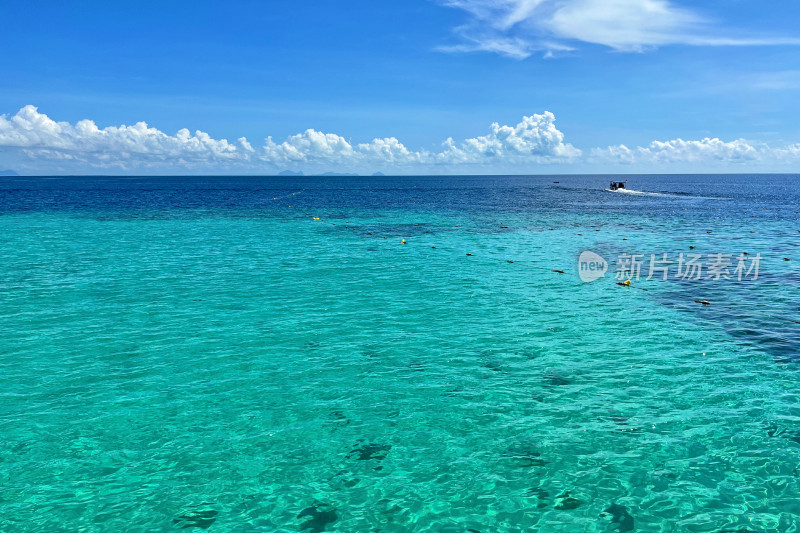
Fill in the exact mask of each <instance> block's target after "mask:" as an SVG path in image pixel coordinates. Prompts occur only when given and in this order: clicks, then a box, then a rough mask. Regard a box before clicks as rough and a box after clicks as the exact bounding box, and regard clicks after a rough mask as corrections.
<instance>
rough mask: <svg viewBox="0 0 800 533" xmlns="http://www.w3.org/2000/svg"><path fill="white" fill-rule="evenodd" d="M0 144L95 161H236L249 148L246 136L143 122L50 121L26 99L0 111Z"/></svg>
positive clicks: (53, 156)
mask: <svg viewBox="0 0 800 533" xmlns="http://www.w3.org/2000/svg"><path fill="white" fill-rule="evenodd" d="M0 146H5V147H14V148H21V149H24V151H25V153H26V154H29V155H30V156H31V157H41V158H45V159H74V160H79V161H85V162H87V163H90V164H96V165H98V166H104V165H108V164H109V163H111V162H112V161H113V162H120V161H124V160H136V161H138V162H139V163H143V164H146V163H157V162H164V161H168V160H173V159H179V160H180V161H182V162H183V163H184V164H191V163H208V162H213V161H236V160H243V159H245V158H246V155H245V153H246V152H247V151H249V150H252V147H250V145H249V143H248V142H247V140H246V139H244V138H242V139H239V141H238V144H231V143H229V142H228V141H227V140H225V139H222V140H216V139H212V138H211V136H209V135H208V134H207V133H204V132H202V131H196V132H195V133H194V135H192V134H191V133H190V132H189V130H187V129H182V130H180V131H178V133H176V134H175V135H174V136H170V135H167V134H165V133H163V132H161V131H159V130H158V129H156V128H151V127H148V125H147V124H146V123H144V122H137V123H136V124H134V125H133V126H124V125H123V126H110V127H107V128H103V129H100V128H98V127H97V125H96V124H95V123H94V122H92V121H91V120H81V121H79V122H77V123H75V124H74V125H73V124H70V123H68V122H56V121H54V120H52V119H51V118H50V117H48V116H47V115H45V114H43V113H39V111H38V110H37V108H36V107H34V106H32V105H27V106H25V107H23V108H22V109H20V110H19V112H17V114H16V115H14V116H12V117H11V118H8V117H7V116H6V115H2V116H0Z"/></svg>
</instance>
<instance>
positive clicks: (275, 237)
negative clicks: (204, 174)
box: [0, 176, 800, 533]
mask: <svg viewBox="0 0 800 533" xmlns="http://www.w3.org/2000/svg"><path fill="white" fill-rule="evenodd" d="M629 179H630V181H631V183H630V184H629V185H630V186H631V187H632V188H634V189H635V190H637V191H644V192H652V193H657V194H658V196H656V195H630V194H627V195H625V194H616V193H611V192H607V191H604V190H603V188H604V187H607V183H608V181H610V178H609V177H607V176H558V177H482V178H466V177H460V178H459V177H450V178H433V177H429V178H426V177H417V178H410V177H402V178H398V177H387V178H301V179H298V178H135V179H120V178H64V179H53V180H41V179H35V178H11V179H6V180H3V181H1V182H0V251H1V252H2V256H3V260H4V263H3V264H4V271H3V273H4V275H3V277H2V278H1V279H0V294H2V302H3V305H2V307H1V308H0V364H1V365H2V373H0V435H2V439H0V530H2V531H42V532H53V531H170V530H180V529H182V528H186V529H192V528H194V529H198V530H203V529H208V530H209V531H345V532H351V531H364V532H372V531H381V532H405V531H420V532H443V531H444V532H450V531H452V532H467V531H480V532H483V533H487V532H512V531H554V532H555V531H565V532H582V531H586V532H597V531H648V532H651V531H654V532H673V531H674V532H683V531H690V532H706V531H709V532H721V531H757V532H788V531H800V499H798V494H800V455H799V454H798V452H800V388H798V371H800V364H798V363H800V324H798V321H800V294H799V292H798V291H799V290H800V267H798V264H800V263H799V262H800V253H798V251H800V232H799V231H800V176H638V177H637V176H633V177H629ZM554 181H558V182H559V183H553V182H554ZM314 217H318V218H319V219H320V220H314ZM708 232H711V233H708ZM403 240H405V241H406V244H402V241H403ZM690 246H694V251H695V252H697V253H702V254H712V253H726V254H734V255H738V254H739V253H741V252H748V253H749V254H751V255H755V254H756V253H760V254H761V255H762V257H763V260H762V262H761V269H760V273H759V278H758V279H757V280H744V281H741V282H737V281H724V280H721V281H718V282H714V281H710V280H704V281H695V280H679V279H669V280H668V281H659V280H657V279H651V280H645V279H640V280H634V281H633V283H632V285H633V287H620V286H618V285H617V284H616V280H615V279H613V278H614V272H613V267H612V269H611V271H610V272H609V273H608V274H607V275H606V277H605V278H601V279H599V280H597V281H595V282H593V283H583V282H581V280H580V279H579V276H578V268H577V267H578V265H577V258H578V255H579V254H580V252H582V251H584V250H592V251H595V252H597V253H599V254H600V255H601V256H603V257H604V258H606V259H608V260H609V261H611V260H613V259H614V258H615V257H616V256H617V255H618V254H621V253H631V254H632V253H639V254H646V255H647V257H648V258H649V256H650V254H658V255H661V254H662V253H668V254H669V255H670V257H676V256H677V255H678V254H679V253H681V252H684V253H688V251H689V247H690ZM434 247H435V248H434ZM468 254H469V255H468ZM784 258H787V259H791V261H784ZM509 261H513V262H509ZM553 270H561V271H563V272H564V273H563V274H560V273H558V272H553ZM640 289H647V290H646V291H645V290H640ZM696 301H708V302H709V304H710V305H702V304H699V303H696Z"/></svg>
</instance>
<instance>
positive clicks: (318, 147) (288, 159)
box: [0, 105, 581, 170]
mask: <svg viewBox="0 0 800 533" xmlns="http://www.w3.org/2000/svg"><path fill="white" fill-rule="evenodd" d="M2 147H6V148H13V149H18V150H21V151H22V153H24V154H25V155H27V156H28V157H29V158H31V159H39V160H56V161H63V162H75V163H83V164H86V165H90V166H92V167H96V168H114V167H117V168H119V169H132V168H135V167H145V168H148V167H149V168H153V167H163V166H179V167H180V166H183V167H186V168H193V167H198V166H223V167H230V168H232V169H236V168H238V169H243V170H245V169H253V170H255V169H258V168H267V169H268V168H270V167H272V168H275V169H284V168H290V169H293V170H298V169H302V168H311V169H318V168H324V167H330V166H335V167H337V168H344V169H346V170H351V169H354V168H369V167H380V168H386V167H395V166H403V167H409V166H421V165H426V166H429V167H447V166H452V165H458V166H461V165H475V166H481V165H492V164H495V163H502V164H514V163H549V162H556V161H568V160H573V159H575V158H577V157H579V156H580V155H581V151H580V150H578V149H577V148H575V147H573V146H572V145H571V144H567V143H564V134H563V133H562V132H560V131H559V130H558V129H557V128H556V126H555V116H554V115H553V114H552V113H550V112H544V113H543V114H541V115H532V116H530V117H523V119H522V121H521V122H520V123H519V124H517V125H516V126H501V125H499V124H496V123H495V124H492V126H491V130H490V133H489V134H487V135H484V136H481V137H475V138H471V139H466V140H464V141H461V142H456V141H454V140H453V139H452V138H449V139H447V140H446V141H445V142H444V143H442V148H441V150H440V151H438V152H430V151H427V150H419V151H412V150H409V149H408V148H407V147H406V146H404V145H403V144H402V143H401V142H400V141H399V140H397V139H396V138H394V137H388V138H384V139H374V140H372V141H371V142H369V143H363V144H356V145H353V144H351V143H350V142H349V141H348V140H347V139H345V138H344V137H342V136H340V135H336V134H333V133H322V132H319V131H316V130H313V129H308V130H306V131H304V132H303V133H299V134H297V135H293V136H291V137H289V138H288V139H286V140H285V141H283V142H280V143H278V142H275V141H274V140H273V139H272V137H268V138H267V139H266V141H265V143H264V145H263V146H262V147H260V148H254V147H253V145H252V144H251V143H250V142H248V141H247V139H245V138H244V137H242V138H239V139H238V140H237V141H236V142H235V143H231V142H228V141H227V140H226V139H213V138H211V136H210V135H208V134H207V133H204V132H202V131H196V132H195V133H194V134H191V133H190V132H189V130H187V129H182V130H180V131H178V132H177V133H176V134H175V135H168V134H166V133H164V132H162V131H160V130H158V129H156V128H152V127H149V126H148V125H147V124H146V123H145V122H138V123H136V124H134V125H133V126H125V125H123V126H110V127H107V128H102V129H101V128H99V127H97V125H96V124H95V123H94V122H93V121H91V120H81V121H79V122H77V123H75V124H70V123H68V122H56V121H54V120H53V119H51V118H50V117H48V116H47V115H45V114H43V113H40V112H39V111H38V109H37V108H36V107H34V106H32V105H27V106H25V107H23V108H22V109H20V110H19V111H18V112H17V114H16V115H13V116H11V117H9V116H7V115H2V116H0V148H2Z"/></svg>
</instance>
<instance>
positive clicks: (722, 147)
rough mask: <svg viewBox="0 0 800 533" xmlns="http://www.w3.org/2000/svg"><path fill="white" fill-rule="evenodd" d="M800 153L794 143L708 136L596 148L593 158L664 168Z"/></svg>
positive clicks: (771, 160) (766, 159)
mask: <svg viewBox="0 0 800 533" xmlns="http://www.w3.org/2000/svg"><path fill="white" fill-rule="evenodd" d="M794 146H797V145H794ZM799 155H800V150H794V147H793V146H789V147H786V148H777V149H773V148H770V147H769V146H767V145H766V144H760V143H751V142H748V141H746V140H744V139H737V140H735V141H728V142H726V141H721V140H720V139H716V138H715V139H711V138H708V137H706V138H705V139H702V140H699V141H685V140H683V139H674V140H671V141H653V142H651V143H650V144H649V145H647V146H644V147H642V146H638V147H635V148H628V147H627V146H625V145H624V144H620V145H617V146H609V147H608V148H595V149H593V150H592V151H591V152H590V159H591V160H592V161H594V162H596V163H609V162H612V163H620V164H626V165H630V164H642V163H644V164H651V165H657V166H661V167H662V168H663V167H664V166H669V165H670V164H675V163H693V164H705V165H708V164H716V163H729V164H748V163H754V162H766V163H774V162H778V161H781V160H786V159H793V158H796V157H797V156H799Z"/></svg>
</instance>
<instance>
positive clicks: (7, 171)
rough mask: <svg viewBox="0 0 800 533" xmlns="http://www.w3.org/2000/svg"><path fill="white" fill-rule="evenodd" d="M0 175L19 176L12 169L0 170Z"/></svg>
mask: <svg viewBox="0 0 800 533" xmlns="http://www.w3.org/2000/svg"><path fill="white" fill-rule="evenodd" d="M0 176H19V174H18V173H17V172H16V171H14V170H0Z"/></svg>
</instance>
